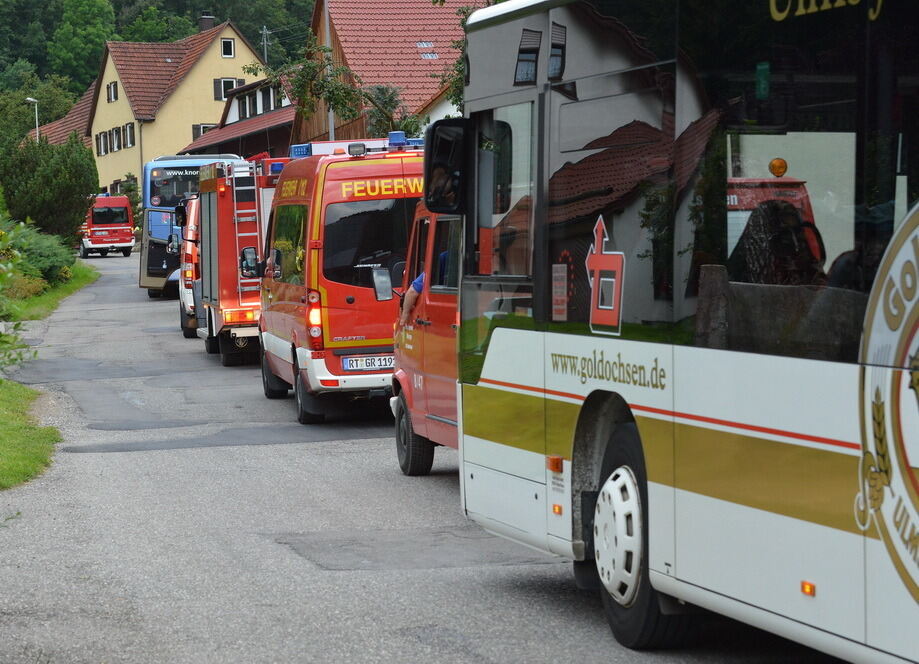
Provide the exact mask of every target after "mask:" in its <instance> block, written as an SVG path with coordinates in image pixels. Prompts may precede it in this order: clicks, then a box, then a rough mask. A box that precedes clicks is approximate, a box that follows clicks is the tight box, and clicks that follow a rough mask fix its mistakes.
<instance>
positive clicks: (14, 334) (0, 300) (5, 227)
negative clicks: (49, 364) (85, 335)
mask: <svg viewBox="0 0 919 664" xmlns="http://www.w3.org/2000/svg"><path fill="white" fill-rule="evenodd" d="M24 230H25V229H24V228H23V225H22V224H13V223H10V220H9V218H8V217H6V216H4V215H2V214H0V311H6V310H7V303H8V301H9V300H8V298H7V295H6V290H7V289H8V288H9V287H10V286H11V285H12V284H13V282H14V280H15V279H16V277H17V276H18V275H19V274H21V272H20V268H21V267H22V266H23V256H22V253H21V252H20V251H19V249H18V247H20V246H22V242H23V237H24V235H25V233H24ZM21 333H22V323H19V322H16V323H6V324H4V325H3V326H0V368H5V367H9V366H13V365H16V364H20V363H21V362H23V361H25V360H26V359H29V358H32V357H34V356H35V353H34V351H32V350H31V349H30V348H29V345H28V344H26V343H25V342H24V341H23V340H22V336H21Z"/></svg>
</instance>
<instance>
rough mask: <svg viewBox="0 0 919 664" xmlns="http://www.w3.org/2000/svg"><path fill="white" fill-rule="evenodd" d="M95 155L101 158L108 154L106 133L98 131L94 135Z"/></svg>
mask: <svg viewBox="0 0 919 664" xmlns="http://www.w3.org/2000/svg"><path fill="white" fill-rule="evenodd" d="M96 154H98V155H99V156H102V155H104V154H108V132H107V131H100V132H99V133H98V134H96Z"/></svg>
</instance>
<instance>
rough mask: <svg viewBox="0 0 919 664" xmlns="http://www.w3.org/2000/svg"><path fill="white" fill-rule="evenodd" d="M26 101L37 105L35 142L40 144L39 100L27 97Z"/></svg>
mask: <svg viewBox="0 0 919 664" xmlns="http://www.w3.org/2000/svg"><path fill="white" fill-rule="evenodd" d="M26 101H27V102H29V103H30V104H35V142H36V143H38V138H39V136H38V100H37V99H33V98H32V97H26Z"/></svg>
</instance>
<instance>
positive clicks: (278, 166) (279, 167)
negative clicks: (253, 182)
mask: <svg viewBox="0 0 919 664" xmlns="http://www.w3.org/2000/svg"><path fill="white" fill-rule="evenodd" d="M283 170H284V162H283V161H276V162H274V163H272V164H271V173H272V175H273V174H275V173H280V172H281V171H283Z"/></svg>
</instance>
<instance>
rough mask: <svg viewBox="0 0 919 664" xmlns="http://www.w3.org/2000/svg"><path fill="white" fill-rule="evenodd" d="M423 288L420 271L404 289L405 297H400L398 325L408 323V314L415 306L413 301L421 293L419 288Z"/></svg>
mask: <svg viewBox="0 0 919 664" xmlns="http://www.w3.org/2000/svg"><path fill="white" fill-rule="evenodd" d="M423 288H424V272H423V271H422V272H421V273H420V274H419V275H418V276H417V277H415V280H414V281H413V282H412V285H411V286H409V287H408V290H406V291H405V297H403V298H402V313H401V315H400V316H399V325H400V326H404V325H405V324H406V323H408V317H409V314H411V312H412V309H413V308H414V306H415V302H416V301H417V300H418V296H419V295H421V290H422V289H423Z"/></svg>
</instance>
